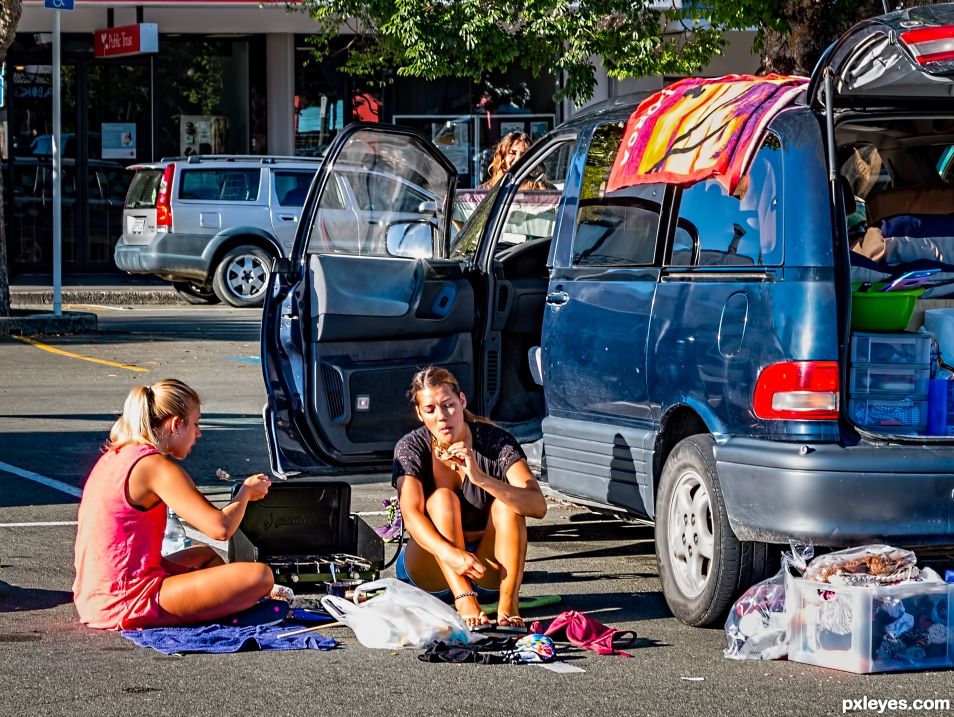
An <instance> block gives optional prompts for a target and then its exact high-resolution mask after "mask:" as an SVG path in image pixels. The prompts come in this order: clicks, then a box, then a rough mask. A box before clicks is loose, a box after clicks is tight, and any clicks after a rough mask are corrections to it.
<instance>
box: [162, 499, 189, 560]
mask: <svg viewBox="0 0 954 717" xmlns="http://www.w3.org/2000/svg"><path fill="white" fill-rule="evenodd" d="M191 544H192V541H191V540H189V536H187V535H186V532H185V528H184V527H182V521H180V520H179V516H178V515H176V513H175V511H174V510H172V508H169V512H168V513H167V515H166V532H165V533H164V534H163V536H162V554H163V555H169V553H175V552H177V551H179V550H184V549H185V548H188V547H189V546H190V545H191Z"/></svg>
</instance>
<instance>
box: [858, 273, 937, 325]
mask: <svg viewBox="0 0 954 717" xmlns="http://www.w3.org/2000/svg"><path fill="white" fill-rule="evenodd" d="M884 285H885V284H884V282H882V283H879V284H872V285H871V288H869V289H868V291H858V287H859V286H861V284H860V283H856V284H852V285H851V289H852V291H851V328H852V329H853V330H854V331H903V330H904V329H905V328H906V327H907V325H908V322H909V321H910V320H911V314H913V313H914V305H915V304H916V303H917V301H918V297H919V296H920V295H921V294H923V293H924V289H922V288H918V289H911V290H910V291H880V288H881V287H882V286H884Z"/></svg>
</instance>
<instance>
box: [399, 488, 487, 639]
mask: <svg viewBox="0 0 954 717" xmlns="http://www.w3.org/2000/svg"><path fill="white" fill-rule="evenodd" d="M425 511H426V512H427V517H428V518H430V520H431V522H432V523H433V524H434V528H435V529H436V530H437V532H438V533H440V534H441V535H442V536H443V537H444V539H445V540H447V541H448V542H449V543H452V544H453V545H455V546H457V547H458V548H460V549H461V550H464V549H466V548H465V544H464V527H463V523H462V522H461V514H460V499H459V498H458V497H457V494H456V493H455V492H454V491H453V490H450V489H448V488H437V489H435V490H434V492H433V493H431V495H430V496H429V497H428V499H427V502H426V503H425ZM405 550H407V553H405V555H404V565H405V568H406V569H407V572H408V575H409V576H410V578H411V580H413V581H414V583H415V584H416V585H418V586H419V587H421V588H422V589H424V590H429V591H435V590H442V589H444V588H445V587H446V588H450V591H451V595H460V594H461V593H465V592H471V591H472V590H473V586H472V585H471V584H470V581H469V580H468V579H467V578H465V577H463V576H461V575H458V574H457V573H456V572H454V570H453V568H451V567H450V566H448V565H445V564H444V563H443V562H442V561H441V560H438V559H437V557H436V556H434V555H431V554H430V553H428V552H427V551H426V550H424V549H423V548H421V547H420V546H419V545H418V544H417V543H415V542H413V540H412V541H409V542H408V545H407V547H406V548H405ZM435 566H436V568H437V571H436V572H435V570H434V567H435ZM439 578H443V579H442V580H440V579H439ZM454 606H455V607H456V608H457V612H458V613H460V615H461V616H463V617H464V618H465V619H466V620H467V623H468V625H470V626H471V627H473V626H474V625H479V624H487V623H488V622H489V620H488V619H487V616H486V615H484V614H483V612H482V611H481V609H480V603H479V602H477V598H475V597H473V596H467V597H463V598H461V599H460V600H455V601H454Z"/></svg>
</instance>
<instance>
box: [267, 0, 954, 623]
mask: <svg viewBox="0 0 954 717" xmlns="http://www.w3.org/2000/svg"><path fill="white" fill-rule="evenodd" d="M912 29H925V30H928V31H930V32H929V33H928V34H930V33H934V34H933V35H932V37H934V39H935V40H936V39H937V38H941V40H943V39H944V37H947V38H948V40H947V42H948V43H949V42H950V38H954V10H952V7H951V6H948V5H943V6H930V7H924V8H915V9H911V10H904V11H899V12H896V13H893V14H891V15H887V16H883V17H881V18H876V19H874V20H871V21H868V22H866V23H863V24H862V25H859V26H857V27H856V28H854V29H853V30H852V31H851V32H849V33H848V35H846V36H845V38H843V39H842V40H841V41H840V42H839V43H837V44H836V45H835V46H834V47H833V48H832V49H831V50H830V51H829V53H828V54H827V55H826V57H825V59H824V60H823V61H822V63H821V65H820V67H819V70H818V73H817V74H816V76H815V78H813V80H812V82H811V84H810V85H809V86H808V89H807V91H806V93H805V94H804V96H803V97H802V98H801V99H799V100H798V101H797V102H796V103H795V104H794V105H792V106H791V107H789V108H787V109H785V110H784V111H782V112H781V113H780V114H779V115H778V116H777V117H776V118H775V119H774V120H773V121H772V123H771V125H770V126H769V128H768V130H767V132H766V133H765V136H764V137H763V138H762V139H761V141H760V144H759V146H758V149H757V152H756V153H755V155H754V157H753V160H752V163H751V168H750V169H749V170H748V178H747V181H748V187H749V190H748V191H746V192H745V193H742V194H741V195H740V194H739V193H736V194H728V193H727V192H726V191H725V190H724V189H723V188H722V187H721V185H719V184H718V183H717V182H715V181H713V180H707V181H702V182H699V183H697V184H693V185H691V186H688V187H685V188H683V187H679V186H675V185H671V184H665V183H661V184H648V185H645V184H644V185H639V186H636V187H630V188H627V189H622V190H618V191H615V192H607V191H606V188H605V187H606V179H607V176H608V172H609V168H610V166H611V164H612V162H613V160H614V158H615V157H616V152H617V149H618V148H619V145H620V142H621V139H622V136H623V128H624V124H625V122H626V120H627V118H628V117H629V116H630V114H631V113H632V112H633V110H634V108H635V107H636V105H637V104H638V101H639V100H640V99H641V98H639V97H631V98H626V99H621V100H617V101H614V102H610V103H609V104H604V105H601V106H598V107H595V108H593V109H591V110H588V111H586V112H584V113H582V114H580V115H578V116H577V117H575V118H574V119H572V120H571V121H569V122H567V123H566V124H564V125H562V126H560V127H558V128H557V129H556V130H554V131H553V132H552V133H550V134H549V135H547V136H546V137H545V138H543V139H542V140H540V141H538V142H537V143H536V144H535V145H534V146H533V148H532V150H531V151H530V152H529V153H528V154H527V155H526V156H525V157H524V158H523V159H522V161H521V162H520V163H519V164H518V165H517V166H516V167H515V168H514V170H513V172H512V174H511V175H510V176H508V178H507V179H506V180H505V181H504V182H502V183H501V184H500V185H498V186H497V187H495V188H494V189H492V190H490V191H489V192H488V193H487V196H486V197H485V198H484V199H483V201H482V202H480V204H479V205H477V207H476V209H473V212H472V214H471V215H470V217H469V219H468V220H467V221H466V223H464V224H463V226H462V227H461V228H459V230H458V229H457V227H456V226H455V224H456V223H457V220H459V219H460V218H461V216H460V213H459V209H460V207H459V206H457V207H455V193H454V180H455V177H456V170H455V169H454V167H453V166H452V165H451V164H450V163H449V162H448V161H447V160H446V159H445V158H444V157H443V155H442V154H441V153H440V152H439V151H438V150H437V148H436V147H434V146H433V145H432V144H431V143H430V142H429V141H427V140H426V139H425V138H424V137H422V136H420V135H418V134H417V133H415V132H413V131H409V130H402V129H399V128H391V127H389V128H385V127H381V126H369V125H353V126H351V127H350V128H347V129H346V130H345V131H344V132H342V133H341V134H339V136H338V138H337V140H336V142H335V144H334V145H332V147H331V148H330V149H329V151H328V153H327V155H326V159H325V162H324V164H323V165H322V168H321V170H320V172H319V175H318V177H317V179H316V181H315V184H314V186H313V188H312V192H311V195H310V197H309V200H308V202H307V204H306V206H305V209H304V213H303V221H302V222H301V225H300V228H299V233H298V236H297V240H296V245H295V249H294V251H293V253H292V255H291V258H290V260H282V261H280V262H279V264H278V266H277V267H276V274H275V278H274V280H273V284H272V287H271V291H270V292H269V297H268V299H267V300H266V303H265V309H264V319H263V337H262V342H263V343H262V350H263V358H264V361H263V364H264V373H265V381H266V388H267V394H268V400H267V404H266V407H265V420H266V425H267V433H268V436H269V442H270V453H271V459H272V468H273V470H274V471H275V473H277V474H278V475H281V476H285V477H288V478H293V477H296V476H315V475H321V474H325V473H333V472H335V471H341V470H351V469H357V468H359V467H365V466H380V467H385V466H387V465H389V464H390V461H391V453H392V449H393V446H394V443H395V441H396V440H397V438H398V437H400V436H401V435H402V434H403V433H404V432H406V431H407V430H409V429H411V428H413V427H414V426H415V424H416V420H415V417H414V415H413V413H412V411H411V409H410V406H409V404H408V401H407V398H406V396H405V392H406V390H407V387H408V384H409V380H410V377H411V375H412V374H413V373H414V371H415V370H416V369H417V368H419V367H421V366H424V365H427V364H438V365H441V366H445V367H446V368H448V369H450V370H451V371H453V372H454V373H455V374H456V375H457V376H458V377H459V378H460V379H461V380H462V383H463V384H464V390H465V391H466V392H467V394H468V396H469V397H470V404H471V406H472V408H473V409H475V412H477V413H479V414H483V415H485V416H488V417H489V418H491V419H492V420H493V421H495V422H497V423H498V424H500V425H502V426H504V427H506V428H507V429H509V430H510V431H511V432H513V433H515V434H516V435H517V436H518V437H520V438H521V440H523V441H526V442H531V441H537V440H538V439H541V438H542V471H543V477H544V478H545V480H547V481H548V482H549V485H550V486H551V487H552V488H554V489H556V490H558V491H560V492H561V493H562V494H564V495H566V496H568V497H569V498H570V499H571V500H574V501H576V502H578V503H580V504H582V505H586V506H589V507H592V508H594V509H597V510H603V511H609V512H612V513H614V514H621V515H628V516H631V517H633V518H637V519H647V520H652V521H654V523H655V526H656V528H655V530H656V544H657V555H658V560H659V570H660V576H661V579H662V585H663V591H664V593H665V597H666V600H667V602H668V604H669V606H670V607H671V609H672V611H673V613H674V614H675V615H676V616H677V617H678V618H679V619H681V620H683V621H684V622H686V623H688V624H692V625H702V624H710V623H713V622H715V621H717V620H718V619H720V618H721V617H723V616H724V615H725V612H726V610H727V609H728V607H729V606H730V605H731V603H732V601H733V599H734V598H735V597H736V596H737V595H738V594H739V593H740V592H741V590H742V589H743V588H745V587H746V586H747V585H749V584H751V583H752V582H754V581H755V580H757V579H760V578H762V577H764V576H765V575H766V574H767V573H769V572H771V571H773V570H774V568H773V564H777V559H778V555H779V553H780V549H779V547H778V544H784V543H785V542H787V541H788V540H789V539H790V538H797V539H800V540H811V541H813V542H814V543H815V544H816V545H829V546H846V545H853V544H860V543H868V542H887V543H893V544H897V545H902V546H947V547H951V546H954V437H952V436H943V435H936V436H930V435H926V433H927V430H926V423H925V414H926V411H927V400H926V396H922V390H923V391H926V386H927V383H926V381H927V377H928V375H929V372H930V370H931V369H930V365H931V355H930V349H931V342H930V337H929V336H927V335H925V334H916V333H912V332H908V333H905V332H903V331H900V330H896V331H891V332H882V333H877V332H874V333H871V332H857V331H853V330H852V328H851V315H852V286H851V283H852V279H853V271H855V272H857V271H858V270H853V268H852V261H851V250H850V247H851V246H852V244H853V242H855V241H856V240H857V237H856V236H854V235H853V234H850V233H849V228H848V227H849V224H848V222H847V221H846V217H847V216H849V215H853V214H855V213H856V211H860V208H861V201H860V200H864V199H866V198H868V199H869V200H870V199H871V198H872V197H874V196H875V195H878V194H881V195H882V197H890V196H891V195H892V193H893V192H902V193H903V192H904V191H908V190H911V189H912V188H917V187H921V186H924V185H930V186H934V187H938V188H941V189H943V188H944V187H946V186H948V185H947V182H948V181H949V180H950V178H949V177H948V176H946V174H947V173H946V172H943V173H939V172H938V166H939V159H940V158H941V157H942V156H946V155H945V154H944V153H945V152H947V151H948V150H949V148H950V147H951V146H952V145H954V100H952V96H954V83H952V80H951V75H950V74H949V73H950V72H951V71H952V70H954V60H952V58H954V55H952V56H951V57H934V58H932V59H929V60H927V61H925V60H924V57H926V53H928V52H929V51H930V48H928V47H926V46H923V45H921V46H918V45H917V44H916V43H915V42H912V43H909V44H908V43H906V42H905V41H904V40H903V39H899V37H902V38H903V36H904V35H903V34H904V33H906V32H909V31H911V30H912ZM909 37H910V36H909ZM915 39H916V40H918V41H920V39H923V36H922V35H918V36H917V37H916V38H915ZM942 44H943V43H942ZM826 77H827V80H826ZM826 98H830V100H829V99H826ZM832 128H833V131H832ZM859 157H860V158H864V159H865V163H864V167H863V168H866V169H867V171H866V172H865V171H859V165H858V158H859ZM875 157H876V158H877V160H878V161H877V162H875V161H874V158H875ZM355 164H362V165H363V166H366V167H368V168H369V169H373V170H375V171H374V172H369V174H368V176H369V177H370V176H378V175H379V174H384V173H392V174H393V175H395V176H396V177H399V178H400V179H401V180H403V181H402V182H399V183H395V184H394V185H393V186H419V187H423V188H425V189H426V190H427V191H428V192H429V193H430V194H433V195H434V196H435V197H436V198H437V202H436V203H435V206H433V207H427V208H424V207H422V208H421V214H420V217H418V218H413V217H411V218H404V219H402V221H400V222H396V223H394V224H392V225H390V226H388V227H386V231H385V232H381V231H380V228H377V230H374V228H372V227H365V228H364V229H363V230H362V229H361V228H359V229H358V231H357V232H356V234H355V236H353V237H336V240H335V241H334V242H333V245H334V246H335V247H336V249H335V251H331V250H329V249H328V247H329V246H331V245H332V243H331V242H329V241H328V238H327V236H326V231H327V227H326V226H325V225H324V223H323V218H322V215H323V211H324V210H325V209H332V208H334V206H335V204H334V203H335V197H334V196H333V192H331V191H329V188H333V187H334V186H335V182H334V179H333V177H334V175H335V173H336V171H337V170H336V166H353V165H355ZM944 191H946V190H944ZM372 194H373V192H372ZM896 196H902V194H897V195H896ZM951 197H952V203H951V207H952V211H954V193H952V195H951ZM400 199H401V198H400V197H391V198H390V199H388V200H387V201H392V202H395V203H399V202H400ZM471 200H472V197H471V198H468V201H471ZM879 201H880V200H879ZM856 204H857V206H856ZM876 204H877V203H875V202H873V201H869V205H870V206H875V205H876ZM882 204H883V202H882ZM471 206H472V201H471ZM425 209H426V211H425ZM867 220H868V223H869V224H870V225H871V226H875V225H876V224H877V222H878V221H879V218H878V217H872V216H871V215H870V213H869V216H868V217H867ZM856 229H857V226H856V225H853V231H854V230H856ZM452 236H453V239H451V237H452ZM371 237H378V238H379V240H378V241H374V242H372V241H370V240H369V239H370V238H371ZM903 239H904V237H901V238H898V240H897V241H894V240H892V242H888V250H889V252H890V251H895V252H901V253H904V252H908V253H909V254H910V253H911V252H912V251H915V250H916V246H915V243H910V244H904V242H903ZM947 241H948V242H949V245H950V248H949V249H948V252H949V253H948V255H947V261H948V262H951V263H954V240H950V239H948V240H947ZM935 243H936V245H937V246H940V247H942V248H943V244H944V240H943V238H937V240H936V242H935ZM422 247H423V249H424V251H423V254H425V256H424V258H421V257H420V255H421V254H422V251H421V249H422ZM935 258H937V257H935ZM882 261H884V259H883V258H882ZM869 270H870V267H869ZM952 303H954V302H952ZM911 328H914V326H913V325H912V327H911ZM885 376H887V377H888V378H887V379H885Z"/></svg>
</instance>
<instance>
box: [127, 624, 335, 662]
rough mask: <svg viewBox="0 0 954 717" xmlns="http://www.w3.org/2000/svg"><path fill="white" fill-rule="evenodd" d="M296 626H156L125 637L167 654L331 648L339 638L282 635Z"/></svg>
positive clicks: (129, 631) (305, 634) (306, 634)
mask: <svg viewBox="0 0 954 717" xmlns="http://www.w3.org/2000/svg"><path fill="white" fill-rule="evenodd" d="M289 630H294V627H292V628H289V627H288V626H287V625H286V626H278V625H250V626H247V627H237V626H233V625H197V626H194V627H153V628H148V629H144V630H123V632H122V633H121V634H122V636H123V637H125V638H126V639H128V640H132V641H133V642H135V643H136V644H137V645H139V646H140V647H151V648H152V649H154V650H158V651H159V652H161V653H162V654H164V655H173V654H176V653H180V654H183V653H187V652H243V651H254V650H331V649H334V648H335V647H337V646H338V642H337V640H335V639H333V638H331V637H322V636H320V635H316V634H315V633H304V634H302V635H292V636H290V637H286V638H283V639H281V640H279V639H278V636H279V635H281V634H282V633H285V632H288V631H289Z"/></svg>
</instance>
